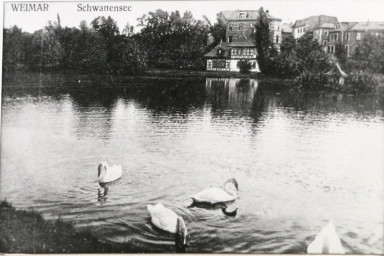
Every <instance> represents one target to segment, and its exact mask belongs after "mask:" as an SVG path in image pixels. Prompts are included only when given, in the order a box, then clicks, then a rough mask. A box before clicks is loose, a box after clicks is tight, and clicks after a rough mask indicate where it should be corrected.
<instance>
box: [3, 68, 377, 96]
mask: <svg viewBox="0 0 384 256" xmlns="http://www.w3.org/2000/svg"><path fill="white" fill-rule="evenodd" d="M206 78H217V79H220V78H223V79H226V78H236V79H257V80H259V82H261V83H264V84H268V85H271V86H272V87H275V88H276V87H278V88H289V89H290V88H295V89H298V88H300V86H299V85H298V82H297V81H296V79H293V78H278V77H273V76H268V75H264V74H262V73H249V74H241V73H238V72H217V71H198V70H169V69H154V70H149V71H146V72H143V73H140V74H137V75H112V74H110V75H109V74H89V73H81V72H77V71H72V70H56V71H45V72H38V71H35V72H32V71H16V72H13V73H3V77H2V86H3V88H5V89H7V88H12V89H23V90H24V89H33V88H40V89H60V88H62V89H64V88H67V89H76V88H89V87H98V88H108V87H135V86H136V85H139V86H142V85H143V82H148V81H151V80H152V81H155V80H164V81H166V80H183V81H192V80H196V79H197V80H198V79H201V80H205V79H206ZM373 79H374V80H376V82H377V87H376V92H378V93H380V94H382V93H383V92H384V76H383V75H381V74H376V75H374V78H373ZM299 90H300V89H299ZM319 90H320V91H322V90H334V91H340V92H343V90H337V89H332V88H331V87H329V86H322V87H319V88H318V89H316V91H319ZM373 92H374V91H373Z"/></svg>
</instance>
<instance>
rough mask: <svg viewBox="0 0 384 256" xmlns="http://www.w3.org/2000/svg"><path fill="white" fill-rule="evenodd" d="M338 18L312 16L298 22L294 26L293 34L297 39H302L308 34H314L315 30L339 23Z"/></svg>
mask: <svg viewBox="0 0 384 256" xmlns="http://www.w3.org/2000/svg"><path fill="white" fill-rule="evenodd" d="M337 22H338V20H337V17H333V16H327V15H318V16H311V17H308V18H305V19H301V20H296V21H295V23H294V24H293V26H292V30H293V31H292V34H293V37H294V38H295V39H298V38H300V37H302V36H303V35H304V34H305V33H307V32H313V31H314V29H315V28H318V27H320V26H322V25H323V24H325V23H328V24H334V23H337Z"/></svg>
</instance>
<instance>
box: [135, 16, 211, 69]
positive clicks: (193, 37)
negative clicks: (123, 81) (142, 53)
mask: <svg viewBox="0 0 384 256" xmlns="http://www.w3.org/2000/svg"><path fill="white" fill-rule="evenodd" d="M138 20H139V26H141V27H142V29H141V31H140V33H138V34H137V38H138V39H139V41H140V43H141V44H142V45H143V46H144V48H145V49H146V50H147V53H148V58H149V59H151V63H150V66H151V67H153V68H175V69H190V68H192V69H201V68H203V67H204V66H205V65H204V64H205V63H204V59H203V55H204V53H205V52H206V51H207V45H206V42H207V38H208V33H209V28H208V26H207V25H206V23H204V22H203V21H200V20H195V19H194V18H193V16H192V14H191V13H190V12H185V13H184V14H183V16H181V15H180V13H179V12H178V11H176V12H172V13H171V14H169V13H168V12H166V11H163V10H156V11H155V12H149V13H148V14H147V15H143V16H142V17H141V18H139V19H138Z"/></svg>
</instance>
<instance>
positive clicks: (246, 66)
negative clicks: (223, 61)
mask: <svg viewBox="0 0 384 256" xmlns="http://www.w3.org/2000/svg"><path fill="white" fill-rule="evenodd" d="M237 67H238V68H239V69H240V73H241V74H249V73H250V72H251V68H252V63H251V62H249V61H248V60H240V61H239V62H237Z"/></svg>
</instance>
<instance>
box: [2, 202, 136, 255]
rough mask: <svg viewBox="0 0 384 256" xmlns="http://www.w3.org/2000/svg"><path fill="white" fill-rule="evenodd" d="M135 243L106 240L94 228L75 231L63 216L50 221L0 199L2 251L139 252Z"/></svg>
mask: <svg viewBox="0 0 384 256" xmlns="http://www.w3.org/2000/svg"><path fill="white" fill-rule="evenodd" d="M138 251H142V250H140V248H133V246H132V245H131V244H114V243H111V242H107V241H102V240H101V239H99V238H98V237H96V236H95V235H94V234H92V233H91V231H81V232H78V231H75V229H74V227H73V225H72V224H71V223H67V222H64V221H63V220H62V219H61V218H58V219H57V220H56V221H46V220H44V219H43V217H42V216H41V215H40V214H39V213H37V212H35V211H32V210H30V211H24V210H16V209H15V208H14V207H13V206H12V205H10V204H9V203H8V202H6V201H2V202H0V253H64V252H65V253H85V252H87V253H119V252H138Z"/></svg>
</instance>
